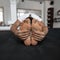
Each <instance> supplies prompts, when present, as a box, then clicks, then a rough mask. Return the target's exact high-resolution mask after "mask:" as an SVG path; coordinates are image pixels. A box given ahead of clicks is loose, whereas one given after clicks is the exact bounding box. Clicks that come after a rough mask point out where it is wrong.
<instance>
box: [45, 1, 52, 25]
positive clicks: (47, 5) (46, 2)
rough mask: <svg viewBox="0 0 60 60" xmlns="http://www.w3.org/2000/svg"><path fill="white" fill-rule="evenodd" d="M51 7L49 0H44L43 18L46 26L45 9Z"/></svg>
mask: <svg viewBox="0 0 60 60" xmlns="http://www.w3.org/2000/svg"><path fill="white" fill-rule="evenodd" d="M50 7H53V6H52V5H50V1H44V18H45V25H46V26H47V10H48V8H50Z"/></svg>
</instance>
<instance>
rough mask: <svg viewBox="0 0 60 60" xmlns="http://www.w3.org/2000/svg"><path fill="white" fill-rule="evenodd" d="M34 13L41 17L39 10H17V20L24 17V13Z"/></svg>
mask: <svg viewBox="0 0 60 60" xmlns="http://www.w3.org/2000/svg"><path fill="white" fill-rule="evenodd" d="M29 12H31V13H35V14H37V15H38V16H40V17H42V12H41V10H30V9H17V18H19V17H20V16H22V15H24V14H25V13H29Z"/></svg>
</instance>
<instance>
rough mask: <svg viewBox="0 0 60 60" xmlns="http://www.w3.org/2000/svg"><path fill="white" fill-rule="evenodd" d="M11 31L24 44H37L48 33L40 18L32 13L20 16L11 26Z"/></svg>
mask: <svg viewBox="0 0 60 60" xmlns="http://www.w3.org/2000/svg"><path fill="white" fill-rule="evenodd" d="M11 31H12V32H13V33H14V34H15V35H17V36H18V37H19V38H21V39H22V40H23V42H24V44H25V45H27V46H30V45H37V43H38V41H42V40H43V38H44V37H45V36H46V34H47V33H48V27H47V26H45V25H44V23H43V21H42V19H41V18H40V17H39V16H37V15H36V14H33V13H28V14H25V15H23V16H21V17H20V18H19V19H18V20H17V21H16V22H15V23H14V24H13V25H12V27H11Z"/></svg>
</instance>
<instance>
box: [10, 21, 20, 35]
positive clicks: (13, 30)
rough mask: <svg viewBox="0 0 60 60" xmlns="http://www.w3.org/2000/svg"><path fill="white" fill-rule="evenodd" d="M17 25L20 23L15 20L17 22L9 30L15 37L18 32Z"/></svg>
mask: <svg viewBox="0 0 60 60" xmlns="http://www.w3.org/2000/svg"><path fill="white" fill-rule="evenodd" d="M19 25H20V21H19V20H17V21H16V22H15V23H14V24H13V25H12V26H11V29H10V30H11V31H12V32H13V33H14V34H15V35H17V32H18V30H17V28H18V26H19Z"/></svg>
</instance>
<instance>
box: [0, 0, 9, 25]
mask: <svg viewBox="0 0 60 60" xmlns="http://www.w3.org/2000/svg"><path fill="white" fill-rule="evenodd" d="M0 7H3V8H4V22H5V24H7V20H10V3H9V0H0Z"/></svg>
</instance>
